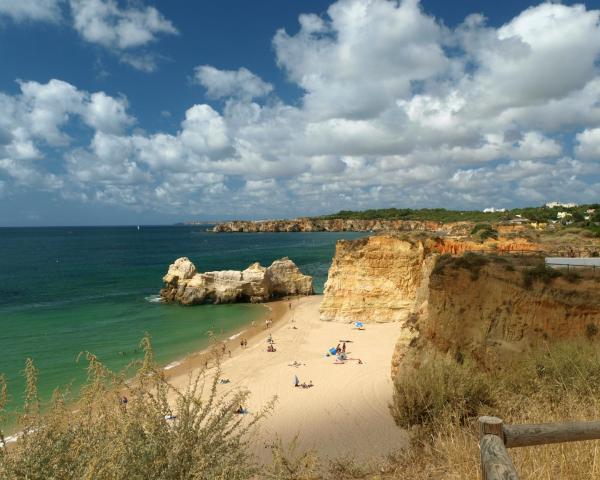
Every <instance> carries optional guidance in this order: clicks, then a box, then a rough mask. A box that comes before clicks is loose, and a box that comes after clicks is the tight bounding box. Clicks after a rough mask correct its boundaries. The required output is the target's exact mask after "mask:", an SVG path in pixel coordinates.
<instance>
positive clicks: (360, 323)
mask: <svg viewBox="0 0 600 480" xmlns="http://www.w3.org/2000/svg"><path fill="white" fill-rule="evenodd" d="M354 326H355V327H356V328H362V327H363V324H362V322H356V323H355V324H354Z"/></svg>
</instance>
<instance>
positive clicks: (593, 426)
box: [479, 417, 600, 480]
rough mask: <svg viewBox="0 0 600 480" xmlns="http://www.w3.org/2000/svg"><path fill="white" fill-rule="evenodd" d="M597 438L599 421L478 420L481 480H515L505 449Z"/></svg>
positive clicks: (599, 436)
mask: <svg viewBox="0 0 600 480" xmlns="http://www.w3.org/2000/svg"><path fill="white" fill-rule="evenodd" d="M598 439H600V422H570V423H542V424H537V425H504V424H503V422H502V420H500V419H499V418H496V417H480V418H479V449H480V455H481V471H482V476H483V480H518V478H519V475H518V474H517V470H516V469H515V466H514V464H513V462H512V460H511V458H510V455H509V454H508V450H507V448H514V447H529V446H532V445H546V444H550V443H563V442H579V441H582V440H598Z"/></svg>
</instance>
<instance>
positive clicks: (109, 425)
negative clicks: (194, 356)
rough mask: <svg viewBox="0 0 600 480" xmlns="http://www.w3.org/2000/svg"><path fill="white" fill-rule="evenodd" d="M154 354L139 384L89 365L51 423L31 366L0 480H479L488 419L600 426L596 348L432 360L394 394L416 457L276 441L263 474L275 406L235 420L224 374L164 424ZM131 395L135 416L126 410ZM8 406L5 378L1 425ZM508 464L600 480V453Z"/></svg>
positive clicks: (545, 454) (526, 454) (200, 384)
mask: <svg viewBox="0 0 600 480" xmlns="http://www.w3.org/2000/svg"><path fill="white" fill-rule="evenodd" d="M144 347H145V350H146V355H145V359H144V361H143V362H142V363H140V364H139V365H138V373H137V375H136V377H135V378H134V380H133V381H130V382H125V380H124V377H123V376H122V375H117V374H114V373H112V372H109V371H108V370H107V369H106V368H105V367H104V366H103V365H101V364H100V363H99V362H98V361H97V359H96V358H95V357H94V356H93V355H90V354H87V359H88V362H89V367H88V372H89V378H88V382H87V384H86V386H85V387H84V389H83V390H82V391H81V393H80V394H79V396H78V398H77V400H76V404H75V405H73V404H72V403H70V404H69V406H67V401H68V400H69V399H68V396H67V395H66V394H65V393H62V392H58V391H57V392H55V395H54V398H53V401H52V404H51V406H50V407H49V410H48V411H47V412H46V413H45V414H41V413H40V410H41V405H40V402H39V400H38V396H37V388H36V385H37V380H36V377H37V372H36V370H35V366H34V365H33V363H32V362H30V361H28V362H27V365H26V369H25V373H26V377H27V380H28V383H27V392H26V396H25V402H24V405H23V409H22V412H21V422H22V425H23V426H24V429H25V430H24V431H25V432H26V433H25V435H23V437H22V438H21V440H20V441H19V442H17V443H16V444H15V445H13V446H11V447H10V448H4V449H0V479H3V480H4V479H11V480H12V479H31V480H37V479H40V480H41V479H56V480H62V479H67V480H68V479H99V480H103V479H134V480H136V479H140V480H141V479H157V480H158V479H164V480H170V479H173V480H174V479H263V478H265V479H271V480H333V479H335V480H358V479H364V480H366V479H369V480H392V479H414V480H425V479H428V480H431V479H448V480H462V479H476V478H478V476H479V449H478V435H477V425H476V418H477V416H478V415H480V414H490V415H495V416H498V417H501V418H503V419H504V421H505V422H506V423H542V422H551V421H567V420H592V419H598V418H600V347H599V346H598V345H597V344H595V343H593V342H591V341H583V340H582V341H576V342H563V343H558V344H555V345H552V346H549V345H545V344H544V345H541V346H540V347H539V348H536V349H534V350H533V351H532V352H530V353H527V354H523V355H521V356H517V357H515V358H514V359H513V360H512V362H510V363H509V364H502V365H496V366H495V367H492V368H491V369H490V370H488V371H482V370H481V369H479V368H478V366H477V364H475V363H474V362H473V361H472V360H470V359H469V358H465V359H462V358H461V359H460V360H461V361H460V362H457V361H456V359H454V358H450V357H446V356H443V355H440V354H431V355H430V356H429V358H428V359H427V361H426V362H424V363H423V364H422V366H421V368H419V369H415V370H411V371H405V372H403V373H402V376H401V377H400V378H399V379H397V381H396V382H395V387H396V394H395V396H394V402H393V403H394V404H393V405H392V408H391V410H392V412H393V414H394V415H395V417H396V420H397V421H398V423H399V424H400V425H402V426H403V427H407V428H409V429H410V430H411V432H412V442H411V446H410V447H409V448H408V449H406V450H403V451H398V452H396V453H395V454H393V455H390V456H389V457H387V458H384V459H373V460H372V462H370V463H368V464H358V463H357V462H355V461H354V460H353V459H352V458H338V459H333V460H331V459H319V458H318V454H317V452H314V451H299V450H298V448H297V443H296V442H292V443H291V444H290V445H284V444H282V443H281V442H280V441H276V442H274V444H273V445H272V446H271V449H272V453H273V462H272V464H271V465H270V466H268V467H265V468H262V469H259V467H257V465H256V464H255V463H254V459H253V458H251V457H250V455H249V454H248V453H247V452H248V448H247V447H248V441H250V440H251V439H252V429H253V427H254V425H256V422H258V421H259V420H260V419H261V418H263V417H264V415H265V414H266V413H267V410H268V408H270V407H271V406H272V405H269V406H267V409H265V410H264V411H262V412H259V413H258V414H257V415H254V416H252V417H248V416H240V415H236V414H235V413H234V410H235V409H236V408H237V407H238V406H239V404H240V403H243V402H244V401H245V399H246V398H247V395H248V393H247V392H237V393H235V394H232V395H231V396H226V397H221V396H219V395H217V392H216V389H217V383H218V382H217V379H218V373H217V375H215V376H212V377H206V375H200V376H198V377H194V378H190V382H189V385H188V387H187V388H186V389H185V390H184V391H177V393H176V396H177V402H176V405H175V406H174V408H173V411H174V412H175V413H176V414H177V420H176V421H175V422H173V421H168V420H165V415H169V414H170V413H171V407H172V406H170V405H169V403H168V402H167V393H168V392H171V391H173V387H172V386H171V385H169V383H168V382H167V381H166V380H165V379H164V377H163V374H162V372H161V371H160V370H159V369H158V368H156V365H155V364H154V360H153V358H152V349H151V347H150V344H149V341H148V340H147V339H146V340H145V341H144ZM486 367H487V368H490V365H488V364H486ZM123 395H127V397H128V398H129V402H128V404H127V405H126V406H124V405H122V404H121V403H120V402H119V400H120V398H121V397H122V396H123ZM5 401H6V388H5V384H4V381H3V380H2V378H1V377H0V413H1V412H2V408H3V406H4V404H5ZM0 442H3V439H2V437H1V436H0ZM390 447H392V446H390ZM382 453H383V452H382ZM510 453H511V456H512V458H513V460H514V463H515V465H516V467H517V470H518V471H519V473H520V478H523V479H527V478H532V479H533V478H535V479H548V480H550V479H555V478H560V479H594V478H600V443H599V442H581V443H573V444H558V445H552V446H540V447H529V448H517V449H513V450H511V452H510Z"/></svg>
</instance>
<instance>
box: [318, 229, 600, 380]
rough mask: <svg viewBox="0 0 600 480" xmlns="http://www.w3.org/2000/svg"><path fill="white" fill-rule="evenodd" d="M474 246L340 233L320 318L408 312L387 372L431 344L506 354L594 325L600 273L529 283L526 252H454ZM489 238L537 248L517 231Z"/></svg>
mask: <svg viewBox="0 0 600 480" xmlns="http://www.w3.org/2000/svg"><path fill="white" fill-rule="evenodd" d="M490 243H491V242H490ZM484 245H485V244H484ZM477 246H479V247H480V248H483V246H482V244H476V243H472V242H465V244H464V245H463V244H462V243H461V242H459V241H457V240H452V239H450V240H448V239H446V240H444V241H440V240H439V239H437V240H436V239H432V240H429V241H425V242H410V241H406V240H403V239H401V238H398V237H397V236H393V235H383V236H372V237H369V238H363V239H360V240H354V241H345V240H341V241H339V242H338V244H337V247H336V254H335V258H334V259H333V263H332V265H331V268H330V270H329V277H328V280H327V282H326V284H325V291H324V298H323V302H322V305H321V319H322V320H327V321H331V320H334V321H342V322H348V321H362V322H383V321H399V320H400V321H401V320H406V321H404V322H401V323H400V325H399V327H398V346H397V348H396V352H395V353H394V357H393V359H392V373H393V374H395V372H397V371H398V367H399V365H400V364H401V363H403V362H407V361H408V362H413V363H419V362H420V361H421V360H422V359H421V358H420V352H425V351H427V349H429V348H435V349H437V350H440V351H443V352H449V353H451V354H459V353H462V354H464V353H470V354H473V355H474V356H475V358H479V359H481V360H482V361H484V359H485V358H487V355H488V354H493V355H506V354H509V355H510V354H512V352H514V351H517V350H523V349H525V348H527V347H528V346H529V345H530V344H532V343H535V342H536V341H542V340H544V341H545V340H552V339H559V338H568V337H576V336H585V335H588V336H589V335H591V334H593V333H594V332H595V331H597V330H596V329H600V295H599V293H600V274H596V275H592V276H586V275H583V276H582V278H579V279H578V278H573V277H569V276H565V275H559V276H557V278H554V279H552V278H550V279H548V278H546V279H545V280H547V281H546V282H544V281H543V280H544V278H543V277H542V278H541V279H538V280H534V281H533V282H532V283H531V284H527V283H526V282H525V277H526V275H524V273H526V270H531V269H532V267H531V266H525V263H529V264H530V265H531V259H530V258H531V257H529V260H527V261H526V262H525V261H524V259H521V257H520V256H518V255H517V256H508V257H502V256H498V255H494V256H489V255H488V256H486V255H482V256H475V257H462V256H460V255H461V254H462V253H463V252H465V251H468V250H477V249H478V248H477ZM488 246H489V245H488ZM495 246H496V248H495V250H496V251H504V252H513V251H515V250H519V251H521V250H525V251H527V250H543V247H544V246H543V245H538V244H533V243H530V242H528V241H526V240H523V239H512V240H503V239H500V240H499V241H496V242H495ZM485 250H488V248H485ZM444 253H451V254H459V256H443V257H442V256H441V255H440V254H444ZM524 258H525V259H527V258H528V257H524ZM590 332H592V333H590Z"/></svg>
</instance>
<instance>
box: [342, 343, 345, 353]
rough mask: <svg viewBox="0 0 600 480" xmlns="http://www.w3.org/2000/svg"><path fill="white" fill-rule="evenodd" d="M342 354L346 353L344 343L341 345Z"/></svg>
mask: <svg viewBox="0 0 600 480" xmlns="http://www.w3.org/2000/svg"><path fill="white" fill-rule="evenodd" d="M342 353H346V342H344V343H343V344H342Z"/></svg>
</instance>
